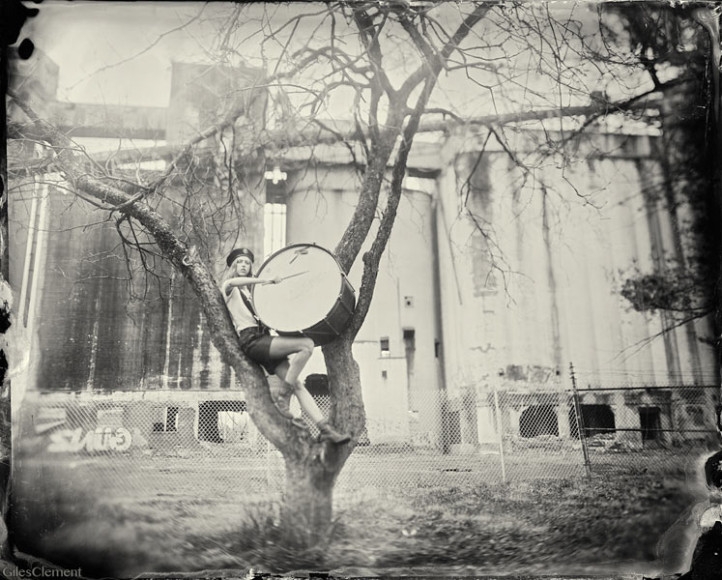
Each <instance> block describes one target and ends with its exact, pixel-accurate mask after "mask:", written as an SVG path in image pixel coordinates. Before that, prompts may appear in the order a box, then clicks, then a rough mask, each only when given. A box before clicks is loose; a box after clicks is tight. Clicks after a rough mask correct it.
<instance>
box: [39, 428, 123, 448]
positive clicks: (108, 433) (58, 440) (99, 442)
mask: <svg viewBox="0 0 722 580" xmlns="http://www.w3.org/2000/svg"><path fill="white" fill-rule="evenodd" d="M130 444H131V437H130V431H128V430H127V429H126V428H125V427H117V428H115V429H113V428H112V427H98V428H97V429H95V430H92V431H88V432H87V433H86V434H85V435H83V429H82V428H80V427H78V428H77V429H60V430H58V431H54V432H53V433H51V434H50V445H49V446H48V451H49V452H50V453H75V452H78V451H81V450H83V449H85V451H87V452H89V453H92V452H94V451H127V450H128V449H130Z"/></svg>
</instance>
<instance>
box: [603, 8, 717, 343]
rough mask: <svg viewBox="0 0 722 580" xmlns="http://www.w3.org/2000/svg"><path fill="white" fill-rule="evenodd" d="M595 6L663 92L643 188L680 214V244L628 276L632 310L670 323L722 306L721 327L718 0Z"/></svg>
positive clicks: (630, 58) (631, 63)
mask: <svg viewBox="0 0 722 580" xmlns="http://www.w3.org/2000/svg"><path fill="white" fill-rule="evenodd" d="M599 10H600V14H601V18H600V20H601V24H602V31H603V35H604V37H605V38H606V40H607V44H606V47H607V48H608V49H609V52H610V53H611V54H614V55H616V56H617V58H619V59H620V60H621V61H623V63H624V66H626V67H629V68H631V69H635V70H641V71H644V72H645V73H646V75H647V77H648V79H649V81H650V82H651V83H652V85H653V87H654V89H655V90H657V91H658V92H659V94H660V96H661V97H662V98H661V103H662V106H661V110H660V113H661V114H660V116H659V117H652V118H648V119H647V122H649V123H650V124H654V125H655V126H657V127H658V128H659V129H660V139H659V141H658V142H659V143H660V146H659V150H658V151H657V158H658V159H659V161H660V162H661V164H662V169H663V177H664V178H663V180H662V181H661V183H659V184H658V186H657V187H656V188H654V189H653V190H651V191H648V192H646V194H647V195H648V196H652V197H655V198H658V199H660V200H663V201H664V203H665V204H666V207H667V208H668V210H669V211H670V213H671V214H672V215H673V216H676V218H677V219H675V220H674V221H673V227H674V232H673V234H674V236H675V247H674V251H673V252H672V253H670V254H669V255H666V256H657V267H656V268H655V271H653V272H637V273H636V274H633V275H631V276H630V277H628V278H627V279H626V280H625V282H624V283H623V287H622V295H623V296H624V297H625V298H626V299H627V300H628V301H629V303H630V304H631V305H632V306H633V307H634V309H636V310H639V311H661V312H663V313H665V314H666V315H667V317H666V320H667V324H666V326H667V329H670V328H674V327H677V326H679V325H682V324H685V323H687V322H689V321H691V320H695V319H700V318H704V317H707V316H710V315H711V314H714V313H715V312H717V313H718V318H717V330H716V331H715V335H716V336H717V337H718V336H719V329H720V328H722V325H721V324H720V322H722V321H721V320H720V318H719V290H718V288H719V280H720V278H719V277H720V267H719V260H720V247H721V246H720V240H721V238H720V229H719V223H720V217H722V204H721V201H722V193H721V191H722V190H720V154H721V153H722V151H720V148H719V139H720V131H719V107H720V92H719V66H720V62H719V49H720V45H719V16H720V5H719V4H718V3H698V4H695V3H667V2H643V3H642V2H630V3H608V4H603V5H600V7H599ZM604 58H609V54H605V55H604ZM662 79H664V82H663V81H662ZM671 79H673V80H676V81H677V82H674V83H672V82H670V80H671ZM718 346H719V345H718Z"/></svg>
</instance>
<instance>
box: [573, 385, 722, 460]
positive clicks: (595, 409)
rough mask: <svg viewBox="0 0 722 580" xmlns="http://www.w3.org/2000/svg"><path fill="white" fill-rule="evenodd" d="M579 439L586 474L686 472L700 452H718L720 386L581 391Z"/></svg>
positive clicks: (628, 386) (598, 388)
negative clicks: (630, 470) (629, 470)
mask: <svg viewBox="0 0 722 580" xmlns="http://www.w3.org/2000/svg"><path fill="white" fill-rule="evenodd" d="M577 401H578V409H579V411H578V414H579V427H578V431H576V432H575V433H574V436H575V437H579V440H580V441H581V443H582V445H583V451H584V453H585V461H586V462H587V465H588V469H589V470H590V471H592V472H595V473H605V472H609V471H610V470H614V469H616V468H619V467H624V466H627V467H629V466H634V468H636V469H638V470H648V469H650V468H654V469H655V470H659V469H660V468H661V469H662V470H665V471H667V472H670V473H671V472H674V471H677V472H689V471H690V469H689V462H690V461H697V459H698V456H699V454H700V453H702V452H704V450H716V449H718V447H719V431H718V428H717V419H718V418H717V413H718V410H717V409H718V405H719V386H717V385H677V386H672V385H668V386H661V387H660V386H639V385H634V384H627V385H616V386H615V385H613V384H612V385H610V386H606V387H594V388H590V387H587V388H582V389H579V390H578V391H577Z"/></svg>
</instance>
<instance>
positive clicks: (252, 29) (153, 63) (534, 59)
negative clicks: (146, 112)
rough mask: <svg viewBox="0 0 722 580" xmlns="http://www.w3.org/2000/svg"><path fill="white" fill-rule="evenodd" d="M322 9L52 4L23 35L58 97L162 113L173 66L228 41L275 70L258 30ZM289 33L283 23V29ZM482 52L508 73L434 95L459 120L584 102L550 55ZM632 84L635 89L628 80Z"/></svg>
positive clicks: (340, 103)
mask: <svg viewBox="0 0 722 580" xmlns="http://www.w3.org/2000/svg"><path fill="white" fill-rule="evenodd" d="M549 5H550V6H553V7H554V9H555V10H557V12H560V13H561V12H564V11H571V12H573V14H574V16H575V18H578V19H579V20H580V21H581V22H582V24H583V26H584V27H586V28H587V30H586V32H589V31H590V30H593V29H594V26H595V23H594V17H595V16H594V11H593V10H592V9H591V8H592V7H593V6H594V4H593V3H591V4H590V3H584V2H550V3H549ZM456 6H457V5H456V4H455V3H453V2H449V3H448V4H447V5H446V6H444V11H440V12H441V13H440V16H439V18H440V19H441V21H442V22H443V21H444V18H446V19H447V22H451V21H452V20H453V19H457V20H458V13H456V11H457V10H458V8H456ZM239 7H240V8H239ZM319 9H320V10H323V6H322V5H319V4H317V3H313V2H307V3H305V4H301V3H289V4H281V3H279V4H275V3H263V2H259V3H254V4H252V3H244V4H233V3H231V2H211V3H200V2H168V1H166V2H147V1H140V2H113V1H98V0H96V1H93V2H66V1H60V0H54V1H51V2H44V3H42V4H40V5H39V10H40V13H39V15H38V16H37V17H36V18H34V19H31V21H30V23H29V25H28V26H27V27H26V29H25V31H24V36H29V37H30V38H31V39H32V40H33V42H34V43H35V45H36V47H37V48H38V49H39V50H41V51H43V52H44V53H46V54H47V55H48V56H49V57H50V58H51V59H52V60H53V61H54V62H55V63H56V64H58V66H59V75H60V76H59V88H58V95H57V96H58V99H59V100H61V101H71V102H85V103H105V104H120V105H132V106H141V105H142V106H155V107H167V106H168V103H169V97H170V83H171V78H170V72H171V64H172V62H174V61H176V62H212V60H211V55H212V54H216V55H217V54H218V49H219V47H221V45H224V46H226V47H228V46H231V47H233V48H235V49H237V53H236V55H234V56H231V57H229V56H228V55H229V54H230V53H229V52H228V51H226V52H225V53H224V54H225V55H226V57H227V58H231V59H232V61H231V62H236V63H237V62H239V61H240V60H241V59H242V60H244V62H245V64H248V65H250V66H257V67H262V68H265V69H266V70H269V71H272V70H273V69H274V68H275V66H276V65H277V64H278V61H279V57H280V56H281V54H282V53H283V50H284V48H285V46H284V44H283V39H282V38H281V39H279V41H278V42H266V43H263V45H261V42H260V41H261V39H262V38H263V36H264V33H265V34H266V36H267V32H268V20H272V19H273V18H275V19H276V20H275V22H276V23H277V24H276V25H277V26H278V23H280V22H285V21H286V20H287V19H288V18H289V17H290V16H291V15H293V14H295V13H298V12H299V11H303V10H308V11H319ZM236 10H240V11H241V12H240V13H239V14H240V17H239V22H242V25H240V26H239V27H238V28H236V29H234V30H233V31H232V32H233V35H231V36H229V37H228V38H229V39H231V40H227V41H226V42H225V44H224V33H225V29H226V26H227V23H228V22H229V21H230V20H231V16H232V15H233V14H234V11H236ZM304 26H305V27H306V28H305V29H304V28H303V27H304ZM313 27H314V24H313V23H311V22H306V21H303V24H302V25H301V27H300V28H299V30H298V31H297V32H298V34H297V35H298V37H299V38H300V39H302V40H305V39H306V38H308V37H320V36H321V35H322V34H321V33H322V31H319V30H315V29H314V28H313ZM449 28H450V29H451V25H449ZM290 29H291V28H290V27H288V28H286V31H289V30H290ZM337 32H338V34H339V36H338V41H339V43H340V44H343V46H344V48H346V49H347V50H350V51H351V52H353V51H354V50H355V49H356V48H355V45H358V38H357V35H356V34H355V33H354V32H353V31H351V33H348V31H344V27H343V22H339V23H338V26H337ZM475 33H477V31H475ZM399 38H400V40H399V41H398V43H397V45H396V46H395V47H394V50H390V51H389V52H388V54H387V56H386V60H385V65H386V66H389V65H396V66H398V67H403V66H405V65H406V62H407V61H409V62H410V61H411V60H412V58H411V57H412V56H413V55H412V54H411V52H410V51H412V50H413V49H412V48H411V43H410V42H409V41H408V40H407V39H406V40H404V38H402V37H399ZM471 38H472V40H473V41H475V42H477V44H482V43H492V44H494V43H497V42H498V43H499V44H502V43H507V44H508V38H507V37H506V36H505V32H504V31H503V30H502V31H494V30H493V28H489V29H485V28H484V27H483V26H482V28H481V29H480V30H479V31H478V38H477V39H474V37H473V36H472V37H471ZM552 38H553V37H552V36H551V35H550V36H549V38H548V39H546V40H547V41H548V44H550V45H551V40H552ZM543 44H545V42H540V46H541V45H543ZM483 54H484V56H485V57H488V56H490V57H492V60H490V62H491V64H492V65H496V64H497V63H502V64H504V65H505V66H506V67H508V68H509V70H511V71H512V73H513V74H512V75H511V76H510V77H509V78H506V79H504V80H503V81H500V80H499V79H497V78H491V77H490V78H489V79H484V80H485V82H483V83H481V84H478V83H473V82H471V81H470V80H469V79H468V78H467V77H466V75H465V74H464V72H462V71H456V72H448V71H444V72H442V75H441V77H440V80H439V83H438V85H437V87H436V89H435V91H434V95H433V98H432V101H433V102H432V104H433V105H434V106H438V107H442V106H443V107H448V108H451V109H453V110H454V111H455V112H456V113H458V114H461V115H464V116H478V115H489V114H494V113H502V114H503V113H508V112H512V111H516V110H522V111H523V110H528V109H529V108H532V107H538V108H549V107H550V106H554V105H555V103H561V104H564V105H575V104H586V103H588V102H589V97H588V91H585V90H582V91H580V94H578V95H572V94H571V93H569V91H566V90H565V89H564V88H563V86H562V88H561V90H560V88H559V87H560V86H561V85H559V86H557V85H555V83H554V82H553V81H551V80H550V77H549V76H547V75H541V74H538V72H537V70H538V69H539V67H540V66H544V67H546V68H547V69H549V67H551V68H552V69H553V67H554V59H551V58H543V59H542V57H540V56H539V55H538V54H536V53H535V52H534V51H530V50H528V49H525V50H522V51H516V50H514V48H513V46H511V47H510V46H506V45H505V46H504V48H500V49H498V50H496V52H495V49H494V48H493V47H492V48H485V49H484V52H483ZM565 57H566V58H567V59H571V58H573V57H574V54H573V52H569V53H567V54H566V55H565ZM216 58H217V57H216ZM493 59H497V60H493ZM542 60H543V62H542ZM287 64H289V63H288V59H283V60H281V66H285V65H287ZM566 64H569V63H568V62H566V63H565V65H566ZM390 68H393V66H391V67H390ZM553 72H554V71H553V70H552V74H553ZM573 74H575V75H576V76H574V77H573V79H572V80H571V81H570V82H569V84H571V85H572V86H577V87H579V88H581V87H595V86H597V85H598V84H599V83H598V82H597V81H596V79H595V78H594V74H595V73H594V69H593V68H592V67H590V68H589V70H587V69H585V68H584V67H581V66H580V67H577V69H576V70H574V73H573ZM398 78H400V77H398ZM570 78H571V77H570ZM392 79H393V72H392ZM314 80H315V79H314V78H306V79H300V80H298V81H297V82H298V84H299V85H302V84H304V83H307V86H308V85H312V84H313V82H314ZM487 80H488V81H489V82H488V83H486V81H487ZM567 80H568V79H567ZM631 84H632V86H633V87H635V83H634V82H632V83H631ZM481 85H485V86H481ZM600 86H601V85H600ZM617 88H619V87H617ZM273 90H274V89H271V91H273ZM283 90H285V91H287V92H288V93H289V94H290V97H291V99H292V100H293V99H298V101H293V102H294V104H296V103H297V102H300V100H302V99H303V98H307V97H308V94H309V93H308V92H307V91H306V90H305V89H301V90H298V91H296V94H294V89H293V88H288V87H284V89H283ZM351 105H352V94H351V93H350V91H347V92H346V93H343V92H339V93H338V94H337V96H336V97H331V98H329V100H328V101H327V103H326V104H325V106H324V107H322V108H321V110H320V112H319V114H320V116H321V117H322V118H323V117H326V118H339V117H346V118H348V117H350V112H351Z"/></svg>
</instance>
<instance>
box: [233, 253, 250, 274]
mask: <svg viewBox="0 0 722 580" xmlns="http://www.w3.org/2000/svg"><path fill="white" fill-rule="evenodd" d="M252 266H253V262H251V259H250V258H249V257H248V256H239V257H238V258H236V259H235V260H234V261H233V267H234V268H235V269H236V276H248V275H249V274H250V272H251V267H252Z"/></svg>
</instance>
